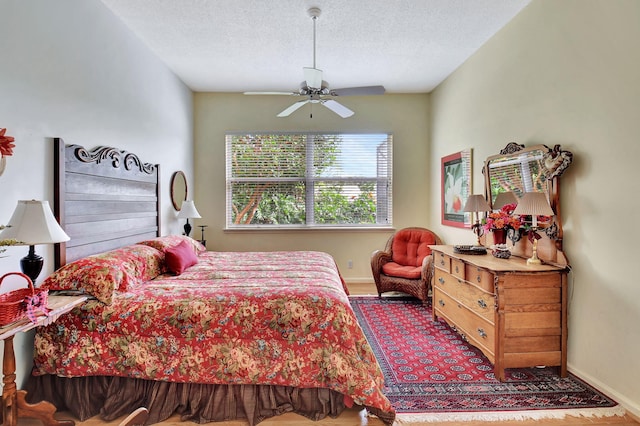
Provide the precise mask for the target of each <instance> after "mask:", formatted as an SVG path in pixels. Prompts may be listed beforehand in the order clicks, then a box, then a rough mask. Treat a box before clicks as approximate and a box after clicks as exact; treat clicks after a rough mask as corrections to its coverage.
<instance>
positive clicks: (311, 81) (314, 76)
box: [304, 67, 322, 89]
mask: <svg viewBox="0 0 640 426" xmlns="http://www.w3.org/2000/svg"><path fill="white" fill-rule="evenodd" d="M304 79H305V81H306V82H307V86H308V87H312V88H314V89H320V88H322V70H319V69H317V68H307V67H305V68H304Z"/></svg>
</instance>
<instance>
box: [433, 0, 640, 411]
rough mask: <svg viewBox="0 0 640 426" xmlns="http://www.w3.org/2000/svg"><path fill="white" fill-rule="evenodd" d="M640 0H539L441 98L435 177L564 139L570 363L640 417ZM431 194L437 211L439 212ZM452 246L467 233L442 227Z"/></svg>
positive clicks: (476, 180) (477, 173) (478, 184)
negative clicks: (460, 158) (464, 159)
mask: <svg viewBox="0 0 640 426" xmlns="http://www.w3.org/2000/svg"><path fill="white" fill-rule="evenodd" d="M638 17H640V2H638V1H636V0H612V1H604V0H564V1H557V0H534V1H533V2H532V3H531V4H530V5H529V6H527V7H526V8H525V9H524V10H523V11H522V12H521V13H520V14H519V15H517V16H516V17H515V19H513V20H512V21H511V22H510V23H509V24H508V25H507V26H506V27H505V28H504V29H503V30H502V31H500V32H499V33H498V34H497V35H496V36H495V37H493V38H492V39H491V40H489V41H488V42H487V43H486V44H485V45H484V46H483V47H482V48H481V49H480V50H479V51H478V52H477V53H476V54H475V55H474V56H473V57H472V58H471V59H470V60H468V61H467V62H466V63H465V64H464V65H463V66H461V67H460V68H459V69H458V70H457V71H456V72H455V73H454V74H453V75H452V76H450V77H449V78H448V79H447V80H446V81H445V82H444V83H443V84H442V85H441V86H440V87H438V88H437V89H436V90H435V91H434V93H433V94H432V120H431V125H432V130H433V133H432V144H433V152H432V155H431V172H430V178H431V180H432V181H433V180H435V179H436V178H437V177H438V168H439V163H438V161H439V159H440V158H441V157H442V156H444V155H447V154H449V153H451V152H455V151H457V150H461V149H465V148H469V147H472V148H473V149H474V158H473V163H474V172H473V188H474V192H475V193H482V192H483V185H482V182H483V176H482V174H481V167H482V162H483V160H484V158H486V157H487V156H489V155H492V154H496V153H497V152H498V151H499V150H500V149H501V148H503V147H504V146H505V145H506V144H507V142H510V141H515V142H518V143H524V144H526V145H532V144H537V143H543V144H546V145H547V146H553V145H555V144H561V145H562V148H563V149H566V150H569V151H572V152H573V153H574V163H573V165H572V166H571V168H570V169H569V170H568V171H567V172H566V173H565V175H564V176H563V178H562V194H561V205H562V215H563V220H564V248H565V251H566V253H567V255H568V258H569V261H570V262H571V265H572V267H573V273H572V274H571V275H570V300H569V343H568V348H569V350H568V352H569V369H570V371H572V372H574V373H576V374H577V375H578V376H580V377H582V378H584V379H586V380H587V381H588V382H590V383H592V384H593V385H596V386H597V387H598V388H600V389H602V390H603V391H605V392H606V393H608V394H609V395H611V396H612V397H614V398H615V399H616V400H618V401H619V402H621V403H622V404H623V405H625V406H626V407H627V408H628V409H629V410H630V411H632V412H633V413H634V414H635V415H640V386H638V383H640V362H639V361H638V353H640V327H639V326H638V325H639V324H640V285H638V274H637V268H636V267H635V266H636V265H635V262H636V261H637V260H636V259H635V258H636V256H637V252H638V251H637V250H636V247H635V246H636V244H637V242H638V241H640V230H639V229H640V227H638V226H637V223H636V218H637V217H638V213H637V212H638V211H640V200H639V199H638V197H637V195H638V183H637V169H636V167H637V165H636V159H637V158H639V156H640V143H639V140H640V102H639V99H640V45H639V41H640V25H638V22H639V21H638ZM439 202H440V200H439V199H438V194H437V193H434V192H432V193H431V203H430V210H431V215H430V217H436V216H435V215H436V213H437V212H438V210H439ZM432 228H434V229H437V230H438V231H439V233H441V234H443V235H444V236H445V239H446V240H447V241H448V242H455V241H468V242H471V241H472V240H473V238H472V236H470V235H469V234H470V232H469V231H468V230H458V229H455V228H449V227H444V226H441V225H440V226H439V225H438V224H437V223H433V224H432Z"/></svg>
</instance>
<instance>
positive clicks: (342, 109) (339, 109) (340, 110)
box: [322, 99, 354, 118]
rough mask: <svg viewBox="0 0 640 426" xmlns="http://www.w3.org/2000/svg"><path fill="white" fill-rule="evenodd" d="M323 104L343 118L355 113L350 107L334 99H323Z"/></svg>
mask: <svg viewBox="0 0 640 426" xmlns="http://www.w3.org/2000/svg"><path fill="white" fill-rule="evenodd" d="M322 105H324V106H326V107H327V108H329V109H330V110H331V111H333V112H335V113H336V114H338V115H339V116H340V117H342V118H347V117H351V116H352V115H353V114H354V112H353V111H351V110H350V109H349V108H347V107H346V106H344V105H342V104H340V103H338V102H336V101H334V100H333V99H328V100H325V101H322Z"/></svg>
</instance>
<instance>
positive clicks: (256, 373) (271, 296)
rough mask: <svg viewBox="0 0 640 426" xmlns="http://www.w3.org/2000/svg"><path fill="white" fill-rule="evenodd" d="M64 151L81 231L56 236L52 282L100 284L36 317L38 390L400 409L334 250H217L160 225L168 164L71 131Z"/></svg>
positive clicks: (188, 411) (71, 224)
mask: <svg viewBox="0 0 640 426" xmlns="http://www.w3.org/2000/svg"><path fill="white" fill-rule="evenodd" d="M56 153H57V155H56V179H55V181H56V190H55V194H56V201H55V206H54V210H55V212H56V214H57V217H58V219H59V220H60V222H61V225H62V226H63V227H64V228H65V230H66V231H67V233H68V234H69V235H70V237H71V240H70V241H69V242H68V243H67V244H66V245H61V246H60V247H58V248H57V249H56V250H57V251H59V253H57V255H56V259H57V260H58V259H59V260H60V262H59V265H56V266H59V268H58V269H57V270H56V272H54V274H52V275H51V276H49V277H47V279H46V280H45V282H44V283H43V286H45V287H47V288H49V289H51V291H54V290H55V291H65V292H83V293H85V294H89V295H91V297H92V298H91V300H89V301H88V302H86V303H85V304H84V305H82V306H81V307H79V308H77V309H75V310H74V311H73V312H72V313H70V314H68V315H65V316H63V317H61V318H60V319H58V321H57V322H56V323H54V324H52V325H50V326H48V327H44V328H40V329H39V330H38V331H37V334H36V338H35V354H34V368H33V374H32V376H31V377H30V379H29V383H28V384H27V390H28V391H29V394H28V395H29V399H30V401H32V402H33V401H37V400H41V399H46V400H49V401H51V402H53V403H54V404H55V405H56V406H57V407H58V409H65V410H68V411H70V412H71V413H73V414H74V415H75V416H77V417H78V418H79V419H80V420H85V419H87V418H89V417H92V416H95V415H98V414H99V415H100V416H101V417H102V419H104V420H106V421H109V420H113V419H115V418H117V417H120V416H122V415H124V414H126V413H128V412H131V411H132V410H133V409H135V408H137V407H139V406H146V407H147V408H148V409H149V419H148V423H157V422H160V421H163V420H165V419H167V418H168V417H170V416H172V415H174V414H180V416H181V418H182V419H183V420H191V421H194V422H197V423H205V422H211V421H226V420H232V419H245V420H247V422H248V423H249V424H250V425H253V424H256V423H259V422H260V421H261V420H263V419H265V418H269V417H273V416H276V415H279V414H282V413H284V412H290V411H292V412H296V413H298V414H301V415H303V416H305V417H308V418H311V419H314V420H319V419H321V418H324V417H326V416H331V417H336V416H338V415H339V414H340V413H341V412H342V411H343V410H344V409H345V407H350V406H353V405H355V406H362V407H366V408H367V410H368V411H369V412H370V413H371V414H373V415H376V416H378V417H379V418H380V419H382V420H383V421H384V422H385V423H386V424H392V423H393V420H394V418H395V413H394V411H393V408H392V407H391V404H390V402H389V401H388V399H387V398H386V397H385V396H384V394H383V393H382V387H383V376H382V373H381V371H380V368H379V366H378V363H377V361H376V359H375V357H374V355H373V352H372V350H371V348H370V346H369V344H368V342H367V341H366V338H365V337H364V335H363V333H362V330H361V329H360V327H359V325H358V323H357V321H356V319H355V316H354V314H353V311H352V309H351V306H350V304H349V299H348V295H347V290H346V287H345V285H344V282H343V280H342V278H341V276H340V273H339V271H338V269H337V267H336V265H335V262H334V260H333V258H332V257H331V256H330V255H328V254H326V253H321V252H314V251H297V252H213V251H206V249H205V248H204V247H203V246H202V245H201V244H200V243H199V242H197V241H196V240H193V239H191V238H189V237H186V236H177V235H176V236H164V237H161V236H158V230H159V229H160V228H159V216H160V215H159V214H158V212H157V206H158V205H159V203H158V198H157V197H158V194H159V191H158V185H157V175H158V167H157V166H151V165H148V164H145V163H142V162H141V161H139V159H138V158H137V156H135V155H133V154H129V153H126V152H124V151H119V150H117V149H114V148H105V147H99V148H97V149H95V150H92V151H88V150H86V149H84V148H83V147H80V146H76V145H65V144H64V143H63V141H62V140H56ZM125 158H126V160H125ZM125 165H127V166H126V167H125ZM95 169H99V171H98V172H97V174H96V172H95ZM112 169H117V170H112ZM105 170H107V171H106V172H105ZM132 172H133V175H135V177H134V178H132V177H131V174H132ZM76 174H78V175H77V176H75V175H76ZM103 179H104V180H106V181H107V186H109V187H111V188H112V189H113V190H114V191H111V190H109V191H107V190H105V189H104V187H103V186H102V184H101V181H102V180H103ZM119 179H124V180H125V181H126V182H127V183H126V185H125V186H126V187H128V188H129V189H127V190H124V191H123V187H122V186H120V185H119V184H118V183H117V182H118V180H119ZM154 180H155V181H156V183H155V184H153V181H154ZM74 181H79V182H82V181H89V182H92V184H91V185H87V184H84V185H77V184H73V183H72V184H69V183H70V182H74ZM150 183H151V184H150ZM129 197H131V198H132V200H129V199H128V198H129ZM69 200H73V202H69ZM96 203H97V205H96ZM101 206H102V207H101ZM151 206H154V208H153V209H152V208H150V207H151ZM103 207H106V209H107V211H106V213H103V212H102V209H103ZM130 207H132V208H130ZM87 222H91V225H88V224H87ZM105 222H106V223H105Z"/></svg>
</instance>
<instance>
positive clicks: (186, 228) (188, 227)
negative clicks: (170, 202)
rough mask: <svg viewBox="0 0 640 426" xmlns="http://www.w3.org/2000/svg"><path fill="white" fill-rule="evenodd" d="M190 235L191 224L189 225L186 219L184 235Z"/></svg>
mask: <svg viewBox="0 0 640 426" xmlns="http://www.w3.org/2000/svg"><path fill="white" fill-rule="evenodd" d="M190 233H191V224H190V223H189V219H187V223H185V224H184V235H186V236H187V237H188V236H189V234H190Z"/></svg>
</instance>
